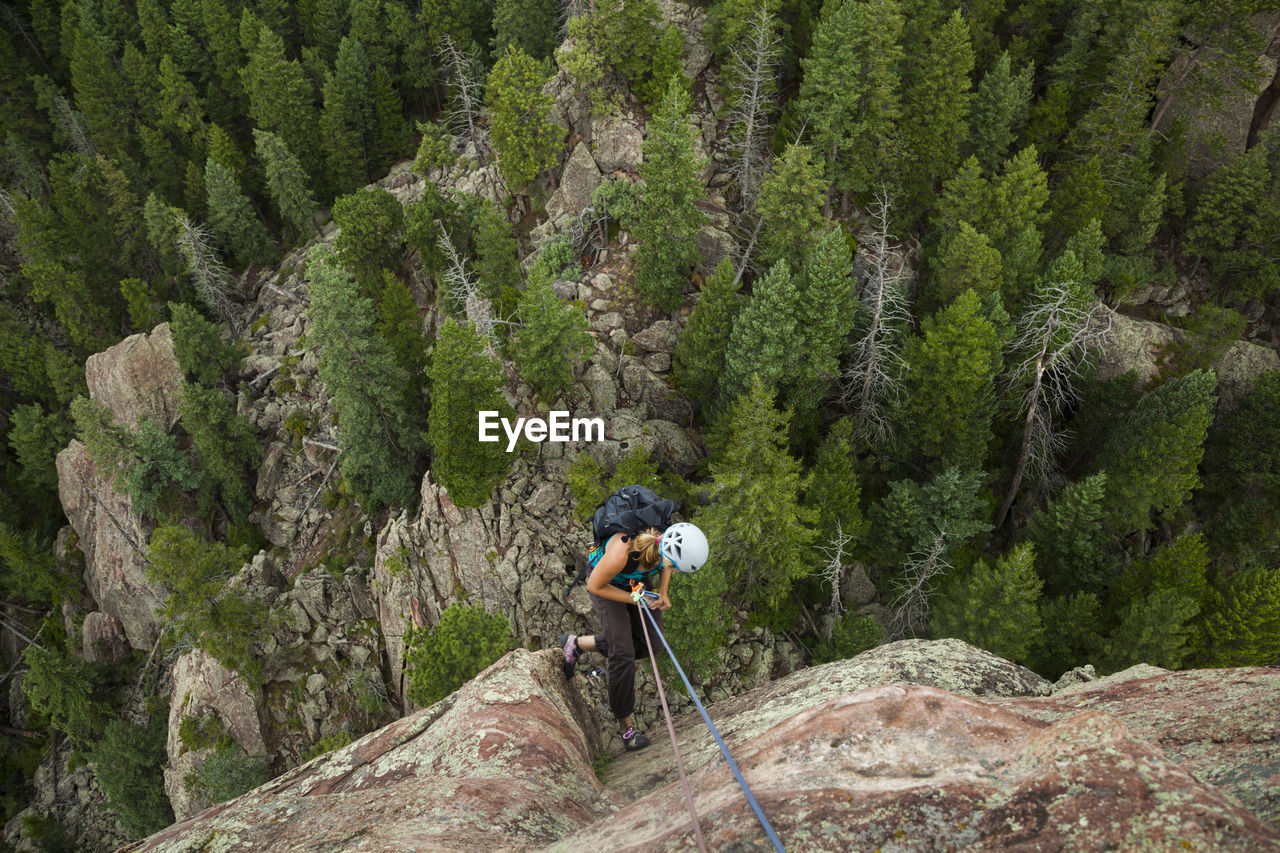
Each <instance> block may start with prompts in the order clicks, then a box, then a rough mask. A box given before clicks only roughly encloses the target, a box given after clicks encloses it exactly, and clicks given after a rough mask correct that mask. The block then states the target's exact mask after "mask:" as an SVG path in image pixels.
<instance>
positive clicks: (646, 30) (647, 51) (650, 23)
mask: <svg viewBox="0 0 1280 853" xmlns="http://www.w3.org/2000/svg"><path fill="white" fill-rule="evenodd" d="M567 29H568V34H569V38H570V39H572V40H573V42H574V48H573V50H572V51H571V52H567V53H561V54H560V55H558V56H557V61H558V62H559V63H560V65H561V66H562V67H563V68H564V70H565V72H566V73H567V74H568V75H569V76H570V78H572V79H573V81H574V83H575V85H576V86H577V87H578V89H579V90H580V91H589V92H590V96H589V97H590V101H591V106H592V110H593V111H595V112H597V113H599V114H602V115H603V114H605V113H607V112H608V111H609V108H610V107H612V106H615V105H620V104H619V103H618V100H619V99H618V97H617V89H618V88H619V87H620V86H626V87H628V88H630V90H631V91H632V92H634V93H635V95H636V97H637V98H638V99H639V101H640V103H642V104H645V105H646V106H654V105H657V104H658V103H659V102H660V101H662V99H663V96H664V93H666V91H667V88H668V85H667V84H668V81H669V80H671V78H672V77H673V76H678V77H679V78H680V79H681V81H682V82H681V85H682V86H683V87H684V88H685V89H686V90H687V89H688V86H689V81H688V80H687V79H686V78H685V77H684V73H683V70H682V65H681V56H682V54H683V52H684V36H683V35H682V34H681V31H680V28H679V27H677V26H674V25H664V24H663V23H662V14H661V12H660V11H659V9H658V5H657V3H655V2H653V0H631V2H625V3H624V2H622V0H597V2H596V3H594V4H592V5H591V7H590V8H589V10H586V11H584V13H583V14H581V15H577V16H576V17H571V18H570V19H569V23H568V27H567Z"/></svg>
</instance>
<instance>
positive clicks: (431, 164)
mask: <svg viewBox="0 0 1280 853" xmlns="http://www.w3.org/2000/svg"><path fill="white" fill-rule="evenodd" d="M418 132H419V133H421V134H422V141H421V142H419V143H418V153H417V154H416V155H415V156H414V158H413V167H412V168H413V171H415V172H417V173H418V174H419V175H423V176H425V175H426V174H427V173H428V172H430V171H431V170H432V169H445V170H448V169H449V167H451V166H452V165H453V164H454V162H455V161H456V160H457V159H458V156H457V155H456V154H454V153H453V135H452V134H451V133H449V128H447V127H445V126H444V124H443V123H442V122H438V121H432V122H421V121H420V122H418Z"/></svg>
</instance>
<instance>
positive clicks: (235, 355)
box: [169, 302, 271, 385]
mask: <svg viewBox="0 0 1280 853" xmlns="http://www.w3.org/2000/svg"><path fill="white" fill-rule="evenodd" d="M169 317H170V319H169V331H170V333H171V334H172V336H173V353H174V356H175V357H176V358H177V359H178V366H179V367H181V368H182V373H183V375H184V376H186V377H188V378H189V379H192V380H194V381H196V382H199V383H200V384H201V385H217V384H219V383H220V382H222V380H223V379H224V378H225V377H227V376H229V375H232V374H234V373H235V372H236V371H237V370H239V369H240V360H241V359H242V358H244V351H243V350H242V349H241V348H240V347H239V346H238V345H237V344H235V343H233V342H230V341H224V340H223V339H222V329H221V328H219V326H218V324H216V323H213V322H210V321H209V320H206V319H205V318H204V317H203V316H202V315H201V314H200V312H199V311H198V310H196V308H195V307H194V306H192V305H190V304H189V303H186V302H170V303H169ZM260 319H262V320H263V324H264V325H265V323H266V322H268V321H270V319H271V317H270V315H269V314H264V315H263V317H262V318H260ZM255 322H257V321H255Z"/></svg>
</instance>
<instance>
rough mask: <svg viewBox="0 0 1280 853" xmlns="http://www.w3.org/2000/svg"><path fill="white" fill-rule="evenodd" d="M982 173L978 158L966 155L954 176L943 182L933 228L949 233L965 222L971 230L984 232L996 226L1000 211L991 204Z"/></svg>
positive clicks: (988, 184)
mask: <svg viewBox="0 0 1280 853" xmlns="http://www.w3.org/2000/svg"><path fill="white" fill-rule="evenodd" d="M982 171H983V170H982V165H981V164H980V163H979V162H978V158H977V157H976V156H974V155H970V156H969V157H968V158H966V159H965V161H964V162H963V163H961V164H960V168H959V169H958V170H957V171H956V173H955V174H954V175H952V176H951V177H950V178H948V179H947V180H945V181H943V183H942V196H941V197H940V198H939V199H938V209H937V213H936V214H935V215H934V219H933V224H934V225H935V226H936V227H938V228H941V229H942V230H943V231H949V230H950V229H953V228H956V227H958V226H959V225H960V223H962V222H968V223H969V224H970V225H971V226H972V227H973V228H974V229H975V230H978V231H984V230H988V229H991V228H992V226H993V225H995V224H996V223H995V220H996V218H997V217H999V216H1000V213H1001V212H1000V211H999V210H997V209H995V207H994V205H993V204H992V199H991V184H990V182H989V181H988V180H987V179H986V178H984V177H983V176H982Z"/></svg>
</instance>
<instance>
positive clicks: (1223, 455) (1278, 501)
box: [1196, 370, 1280, 559]
mask: <svg viewBox="0 0 1280 853" xmlns="http://www.w3.org/2000/svg"><path fill="white" fill-rule="evenodd" d="M1200 472H1201V476H1202V477H1203V478H1204V489H1203V490H1202V491H1201V492H1200V493H1199V494H1198V495H1197V496H1196V506H1197V509H1198V511H1199V514H1200V516H1201V517H1202V518H1203V519H1204V521H1205V532H1206V534H1207V535H1208V537H1209V542H1210V543H1211V544H1212V545H1213V548H1214V551H1215V552H1216V553H1218V554H1224V555H1230V556H1231V557H1233V558H1236V559H1238V558H1239V557H1240V556H1241V555H1243V554H1248V553H1249V552H1251V551H1257V552H1265V551H1268V550H1270V549H1273V548H1275V547H1276V546H1277V545H1280V370H1269V371H1267V372H1266V373H1264V374H1262V375H1261V376H1259V377H1258V379H1257V380H1256V381H1255V383H1254V386H1253V389H1252V390H1251V391H1250V392H1249V394H1248V395H1247V396H1245V397H1244V399H1242V400H1241V401H1240V403H1239V405H1238V406H1237V407H1236V409H1235V410H1233V411H1224V412H1222V413H1220V414H1219V415H1218V419H1217V421H1216V422H1215V423H1214V424H1213V426H1212V427H1211V429H1210V431H1209V437H1208V440H1207V442H1206V445H1205V454H1204V461H1203V462H1202V464H1201V466H1200Z"/></svg>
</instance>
